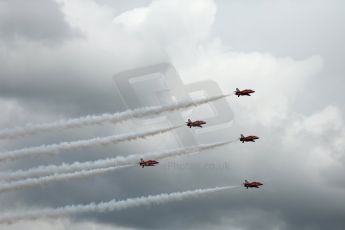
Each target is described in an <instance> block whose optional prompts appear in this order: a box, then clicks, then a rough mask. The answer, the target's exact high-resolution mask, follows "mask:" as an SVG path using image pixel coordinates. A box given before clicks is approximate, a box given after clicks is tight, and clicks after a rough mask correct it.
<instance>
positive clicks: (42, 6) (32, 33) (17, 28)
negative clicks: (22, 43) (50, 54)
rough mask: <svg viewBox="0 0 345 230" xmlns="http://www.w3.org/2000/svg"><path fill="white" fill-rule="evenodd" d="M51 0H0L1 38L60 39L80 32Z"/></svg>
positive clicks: (43, 40) (48, 41)
mask: <svg viewBox="0 0 345 230" xmlns="http://www.w3.org/2000/svg"><path fill="white" fill-rule="evenodd" d="M79 35H80V33H79V32H78V31H77V30H75V29H72V28H71V27H70V26H69V25H68V24H67V22H66V21H65V19H64V15H63V13H62V12H61V11H60V5H59V4H57V3H56V2H55V1H52V0H48V1H46V0H29V1H20V0H13V1H12V0H2V1H1V2H0V38H2V39H3V40H5V41H9V42H13V41H16V40H17V39H19V40H20V39H22V40H25V39H28V40H30V41H37V42H45V43H48V44H49V43H52V44H54V43H59V42H62V41H64V40H68V39H71V38H73V37H75V36H79Z"/></svg>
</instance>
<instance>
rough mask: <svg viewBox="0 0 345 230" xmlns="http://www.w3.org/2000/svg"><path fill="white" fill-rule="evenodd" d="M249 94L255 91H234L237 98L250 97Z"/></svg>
mask: <svg viewBox="0 0 345 230" xmlns="http://www.w3.org/2000/svg"><path fill="white" fill-rule="evenodd" d="M251 93H255V91H254V90H252V89H244V90H239V89H238V88H236V91H235V95H237V97H240V96H250V94H251Z"/></svg>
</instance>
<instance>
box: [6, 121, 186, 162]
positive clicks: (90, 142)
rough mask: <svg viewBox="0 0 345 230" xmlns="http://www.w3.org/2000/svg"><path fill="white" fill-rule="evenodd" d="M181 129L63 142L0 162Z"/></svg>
mask: <svg viewBox="0 0 345 230" xmlns="http://www.w3.org/2000/svg"><path fill="white" fill-rule="evenodd" d="M179 127H181V125H180V126H174V127H168V128H160V129H154V130H149V131H144V132H136V133H129V134H122V135H113V136H107V137H96V138H93V139H88V140H79V141H72V142H62V143H59V144H52V145H41V146H37V147H30V148H24V149H18V150H13V151H9V152H5V153H0V161H10V160H18V159H21V158H24V157H27V156H36V155H40V154H45V155H48V154H58V153H60V152H61V151H64V150H71V149H76V148H82V147H89V146H93V145H108V144H116V143H119V142H124V141H133V140H137V139H143V138H146V137H149V136H155V135H158V134H162V133H166V132H169V131H172V130H174V129H177V128H179Z"/></svg>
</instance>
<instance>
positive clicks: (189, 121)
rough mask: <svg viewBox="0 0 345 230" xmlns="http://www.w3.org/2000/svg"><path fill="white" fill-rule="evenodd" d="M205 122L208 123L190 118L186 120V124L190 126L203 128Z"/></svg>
mask: <svg viewBox="0 0 345 230" xmlns="http://www.w3.org/2000/svg"><path fill="white" fill-rule="evenodd" d="M205 124H206V121H191V120H190V119H188V122H186V125H187V126H188V127H189V128H192V127H200V128H202V125H205Z"/></svg>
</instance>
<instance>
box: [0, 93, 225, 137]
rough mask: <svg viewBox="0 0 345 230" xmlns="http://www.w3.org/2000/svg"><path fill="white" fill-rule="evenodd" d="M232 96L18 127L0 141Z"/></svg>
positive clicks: (2, 132)
mask: <svg viewBox="0 0 345 230" xmlns="http://www.w3.org/2000/svg"><path fill="white" fill-rule="evenodd" d="M227 96H230V95H220V96H215V97H209V98H204V99H198V100H194V101H182V102H178V103H177V104H171V105H164V106H152V107H144V108H138V109H134V110H127V111H124V112H120V113H114V114H102V115H88V116H85V117H80V118H74V119H68V120H61V121H57V122H52V123H43V124H28V125H26V126H24V127H17V128H12V129H4V130H0V139H8V138H16V137H21V136H26V135H30V134H35V133H39V132H43V131H51V130H61V129H70V128H80V127H85V126H91V125H101V124H104V123H109V122H111V123H118V122H123V121H126V120H129V119H131V118H139V117H145V116H155V115H159V114H162V113H165V112H172V111H176V110H181V109H185V108H189V107H194V106H199V105H202V104H206V103H209V102H212V101H216V100H219V99H222V98H225V97H227Z"/></svg>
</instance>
